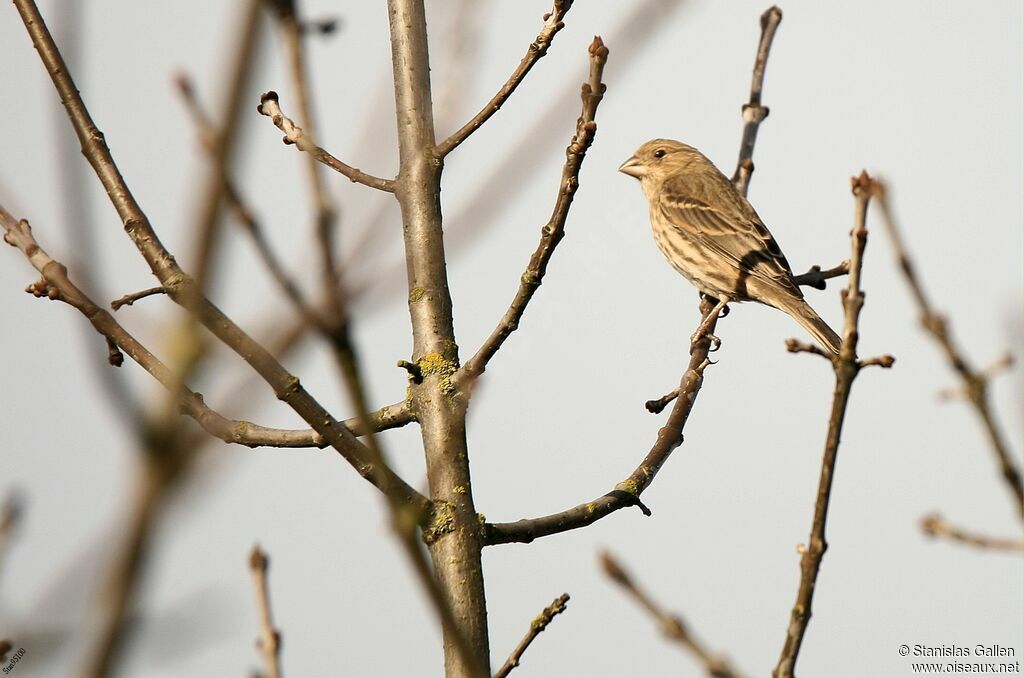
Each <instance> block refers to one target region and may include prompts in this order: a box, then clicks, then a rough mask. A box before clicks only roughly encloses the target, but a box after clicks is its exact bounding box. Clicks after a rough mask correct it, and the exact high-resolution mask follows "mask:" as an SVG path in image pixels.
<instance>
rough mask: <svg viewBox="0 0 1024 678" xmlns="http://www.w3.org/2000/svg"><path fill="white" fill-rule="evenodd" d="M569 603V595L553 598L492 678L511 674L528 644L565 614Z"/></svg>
mask: <svg viewBox="0 0 1024 678" xmlns="http://www.w3.org/2000/svg"><path fill="white" fill-rule="evenodd" d="M568 602H569V594H568V593H563V594H562V595H560V596H558V597H557V598H555V600H554V602H552V603H551V604H550V605H548V606H547V607H545V608H544V609H543V610H542V611H541V613H540V614H539V615H537V617H536V618H535V619H534V620H533V621H532V622H530V630H529V631H527V632H526V635H525V636H523V639H522V640H520V641H519V644H518V645H516V649H514V650H512V654H510V655H509V657H508V659H506V660H505V663H504V664H502V665H501V668H500V669H498V672H497V673H495V674H494V678H505V677H506V676H508V674H510V673H512V669H514V668H516V667H517V666H519V662H520V661H522V659H523V653H525V652H526V649H527V648H528V647H530V643H532V642H533V641H534V639H535V638H536V637H537V636H539V635H540V634H541V633H543V632H544V629H546V628H547V627H548V624H550V623H551V622H552V621H553V620H554V618H555V617H556V616H558V615H560V614H562V613H563V612H565V605H566V603H568Z"/></svg>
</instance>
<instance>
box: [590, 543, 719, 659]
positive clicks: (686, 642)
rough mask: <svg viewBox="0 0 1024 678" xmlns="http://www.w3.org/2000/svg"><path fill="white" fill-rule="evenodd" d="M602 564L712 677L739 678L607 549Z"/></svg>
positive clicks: (612, 578) (613, 578)
mask: <svg viewBox="0 0 1024 678" xmlns="http://www.w3.org/2000/svg"><path fill="white" fill-rule="evenodd" d="M600 560H601V567H602V568H603V569H604V572H605V574H606V575H608V578H609V579H611V580H612V581H613V582H615V583H616V584H618V585H619V586H620V587H622V589H623V590H624V591H625V592H626V593H627V594H629V596H630V597H631V598H632V599H633V600H634V601H635V602H636V603H637V604H638V605H639V606H640V607H642V608H643V609H644V610H646V611H647V612H648V614H650V615H651V617H653V618H654V620H655V621H656V622H657V623H658V626H659V627H660V628H661V632H662V633H664V634H665V636H666V637H667V638H669V639H670V640H672V641H674V642H676V643H678V644H679V645H681V646H682V647H683V648H685V649H686V650H687V651H689V652H690V653H691V654H692V655H693V656H694V657H695V658H696V659H697V661H699V662H700V663H701V664H702V665H703V666H704V670H705V671H707V674H708V675H709V676H711V677H712V678H736V676H738V675H739V674H738V673H737V672H736V671H735V670H734V669H733V668H732V667H731V666H730V665H729V662H728V660H727V659H726V658H725V657H721V656H719V655H717V654H715V653H713V652H712V651H711V650H709V649H708V648H707V647H706V646H705V645H704V644H703V643H702V642H700V641H699V640H698V639H697V638H696V637H695V636H694V635H693V634H692V633H690V630H689V629H688V628H687V626H686V624H685V623H684V622H683V618H682V617H680V616H679V615H677V614H672V613H671V612H668V611H666V610H665V609H664V608H663V607H661V606H660V605H659V604H658V603H657V601H655V600H654V598H652V597H651V596H650V595H648V594H647V593H646V592H645V591H644V590H643V589H641V588H640V587H639V586H637V585H636V582H634V581H633V577H632V576H630V575H629V574H628V573H627V572H626V570H625V569H624V568H623V567H622V565H621V564H619V562H618V560H617V559H616V558H615V557H614V556H612V554H610V553H608V552H607V551H605V552H603V553H601V556H600Z"/></svg>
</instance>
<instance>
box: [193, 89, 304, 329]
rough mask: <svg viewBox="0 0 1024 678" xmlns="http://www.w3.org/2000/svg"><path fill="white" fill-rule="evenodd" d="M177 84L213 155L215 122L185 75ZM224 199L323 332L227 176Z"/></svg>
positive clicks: (293, 298)
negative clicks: (208, 114)
mask: <svg viewBox="0 0 1024 678" xmlns="http://www.w3.org/2000/svg"><path fill="white" fill-rule="evenodd" d="M175 84H176V85H177V86H178V91H179V92H180V93H181V96H182V99H183V101H184V102H185V108H186V110H187V111H188V113H189V115H190V117H191V118H192V121H193V123H195V126H196V128H197V129H198V130H199V140H200V143H201V144H202V146H203V147H204V148H205V149H206V150H207V151H208V152H212V151H213V149H214V146H213V144H214V140H215V139H216V130H215V129H214V126H213V121H212V120H210V118H209V117H208V116H207V115H206V113H205V111H203V109H202V106H200V104H199V100H198V98H197V97H196V94H195V88H194V87H193V86H192V82H191V80H190V79H189V78H188V77H187V76H186V75H185V74H179V75H178V76H177V77H176V78H175ZM224 199H225V202H226V203H227V205H228V208H229V209H230V211H231V213H232V214H233V215H234V217H235V219H236V220H237V221H238V223H239V224H241V225H242V227H243V229H244V230H245V232H246V233H247V234H248V235H249V237H250V238H252V241H253V244H254V245H255V246H256V252H257V254H258V255H259V257H260V259H262V260H263V264H264V265H265V266H266V267H267V270H268V271H269V272H270V275H271V277H272V278H273V279H274V281H275V282H276V283H277V285H278V287H279V288H280V289H281V291H282V292H283V293H284V295H285V297H286V298H287V299H288V301H290V302H291V303H292V305H293V306H294V307H295V308H296V310H298V311H299V313H300V315H302V317H303V318H305V320H306V322H308V323H309V324H310V325H312V326H313V327H316V328H317V329H322V328H323V321H322V319H321V317H320V314H318V313H317V312H316V311H314V310H313V309H312V308H310V306H309V304H308V303H307V302H306V299H305V297H304V295H303V293H302V290H301V289H300V288H299V285H298V283H296V282H295V280H294V279H293V278H292V277H291V276H290V275H289V274H288V272H287V271H286V270H285V267H284V264H282V263H281V260H280V259H279V258H278V256H277V253H276V252H275V251H274V248H273V247H271V245H270V243H269V242H268V240H267V238H266V235H265V234H264V230H263V227H262V226H261V224H260V222H259V221H258V220H257V219H256V216H255V215H254V214H253V211H252V210H251V209H250V208H249V206H248V205H247V202H246V201H245V200H244V199H243V198H242V195H241V192H240V191H239V189H238V186H237V185H235V182H234V181H232V180H231V177H228V176H225V177H224Z"/></svg>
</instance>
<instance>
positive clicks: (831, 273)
mask: <svg viewBox="0 0 1024 678" xmlns="http://www.w3.org/2000/svg"><path fill="white" fill-rule="evenodd" d="M849 272H850V261H849V260H846V261H843V262H840V263H839V265H838V266H835V267H833V268H830V269H827V270H824V271H823V270H821V266H817V265H815V266H811V268H810V269H809V270H808V271H807V273H801V274H800V275H795V276H793V280H794V281H796V284H797V285H805V286H807V287H813V288H815V289H818V290H823V289H825V281H826V280H829V279H831V278H838V277H839V276H841V275H846V274H847V273H849Z"/></svg>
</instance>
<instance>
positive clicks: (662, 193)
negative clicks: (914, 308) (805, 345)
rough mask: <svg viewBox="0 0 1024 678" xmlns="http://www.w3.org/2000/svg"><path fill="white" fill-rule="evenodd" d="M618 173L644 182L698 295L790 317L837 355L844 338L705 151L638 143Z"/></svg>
mask: <svg viewBox="0 0 1024 678" xmlns="http://www.w3.org/2000/svg"><path fill="white" fill-rule="evenodd" d="M619 171H620V172H623V173H625V174H628V175H630V176H631V177H636V178H637V179H639V180H640V185H641V186H642V187H643V190H644V195H646V196H647V201H648V203H649V204H650V214H651V230H653V232H654V240H655V242H657V243H658V247H659V248H660V249H661V252H662V254H664V255H665V258H666V259H668V261H669V263H670V264H672V266H673V267H674V268H675V269H676V270H677V271H679V272H680V273H682V274H683V277H685V278H686V279H687V280H689V281H690V282H691V283H693V285H694V286H695V287H696V288H697V289H698V290H700V292H701V293H703V294H706V295H708V296H709V297H713V298H715V299H718V300H719V302H720V303H729V302H731V301H758V302H761V303H762V304H767V305H768V306H773V307H775V308H777V309H779V310H780V311H785V312H786V313H788V314H789V315H791V316H792V317H793V318H794V319H795V320H796V321H797V322H798V323H800V324H801V325H803V327H804V328H805V329H806V330H807V331H808V332H810V333H811V334H812V335H813V336H814V338H815V339H817V340H818V341H819V342H820V343H821V344H822V345H823V346H824V347H825V348H827V349H828V350H829V351H830V352H832V353H833V354H838V353H839V345H840V344H841V343H842V340H841V339H840V338H839V335H837V334H836V333H835V332H833V331H832V328H831V327H829V326H828V325H827V324H826V323H825V321H824V320H822V319H821V318H820V317H818V314H817V313H815V312H814V309H812V308H811V307H810V305H808V303H807V302H806V301H804V295H803V293H801V292H800V288H799V287H798V286H797V284H796V281H795V280H794V279H793V270H792V269H791V268H790V267H789V262H788V261H786V257H785V256H784V255H783V254H782V250H781V249H779V246H778V244H777V243H776V242H775V238H773V237H772V234H771V233H770V232H769V231H768V227H767V226H765V225H764V223H763V222H762V221H761V218H760V217H759V216H757V212H755V211H754V208H753V207H751V206H750V203H748V202H747V199H746V198H744V197H743V196H742V195H740V193H739V191H737V190H736V187H735V186H733V184H732V182H731V181H729V179H727V178H726V177H725V175H723V174H722V173H721V172H719V171H718V168H717V167H715V166H714V165H713V164H712V163H711V161H710V160H708V159H707V158H706V157H704V155H703V154H701V152H700V151H698V150H697V149H695V148H693V147H692V146H687V145H686V144H683V143H680V142H678V141H672V140H670V139H654V140H652V141H648V142H647V143H646V144H644V145H643V146H641V147H640V148H638V149H637V151H636V153H634V154H633V157H631V158H630V159H629V160H627V161H626V162H624V163H622V166H621V167H619Z"/></svg>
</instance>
